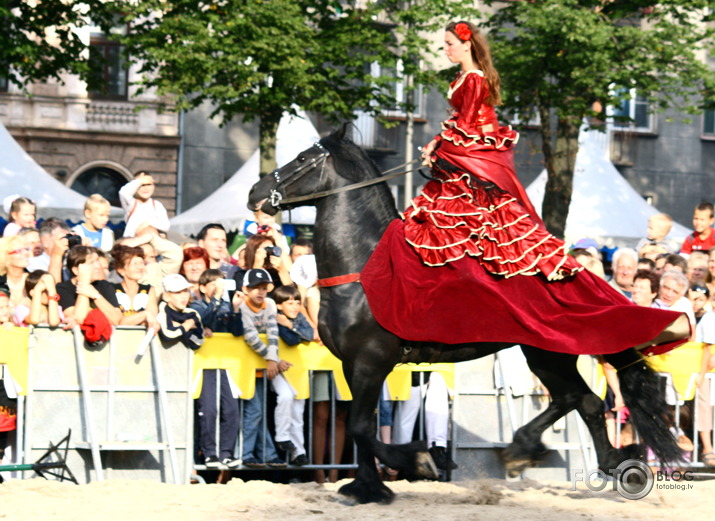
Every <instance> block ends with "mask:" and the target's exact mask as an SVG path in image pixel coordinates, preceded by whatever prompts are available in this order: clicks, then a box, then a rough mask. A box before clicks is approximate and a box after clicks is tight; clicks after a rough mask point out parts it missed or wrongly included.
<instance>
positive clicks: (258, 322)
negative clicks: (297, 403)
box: [241, 269, 294, 467]
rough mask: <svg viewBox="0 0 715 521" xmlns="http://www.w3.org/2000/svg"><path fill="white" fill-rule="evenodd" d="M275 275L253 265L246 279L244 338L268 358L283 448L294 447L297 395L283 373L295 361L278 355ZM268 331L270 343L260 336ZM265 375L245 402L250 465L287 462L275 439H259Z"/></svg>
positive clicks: (245, 461) (247, 461) (246, 456)
mask: <svg viewBox="0 0 715 521" xmlns="http://www.w3.org/2000/svg"><path fill="white" fill-rule="evenodd" d="M272 285H273V284H272V283H271V276H270V274H269V273H268V272H267V271H266V270H263V269H251V270H248V271H247V272H246V275H245V277H244V279H243V293H244V295H245V297H246V300H245V301H244V302H243V304H241V317H242V319H243V333H244V334H243V338H244V340H245V341H246V343H247V344H248V346H249V347H250V348H251V349H253V350H254V351H255V352H256V353H258V355H259V356H261V357H262V358H264V359H265V360H266V371H265V372H266V377H267V378H268V380H269V381H270V382H271V387H272V388H273V390H274V391H275V392H276V394H277V395H278V404H277V406H276V411H275V423H276V445H277V446H278V448H280V449H281V450H285V451H289V450H291V449H292V448H293V447H292V443H291V441H290V418H291V416H290V407H291V404H292V401H293V398H294V394H293V390H292V388H291V386H290V384H289V383H288V382H287V381H286V379H285V378H284V377H283V375H282V374H281V373H283V372H284V371H287V370H288V369H289V368H290V367H291V364H290V363H288V362H286V361H285V360H281V359H280V358H279V357H278V322H277V321H276V311H277V308H276V303H275V302H274V301H273V300H272V299H270V298H268V297H267V295H268V292H269V291H270V290H271V289H272ZM259 334H266V335H267V336H268V343H267V344H264V343H263V341H262V340H261V339H260V337H259V336H258V335H259ZM264 385H265V383H264V379H263V378H261V377H258V378H257V379H256V392H255V395H254V396H253V398H251V399H248V400H245V404H244V406H243V464H244V465H246V466H247V467H262V466H264V465H265V464H268V466H273V467H282V466H285V462H283V461H282V460H281V459H280V458H278V454H277V453H276V451H275V446H274V445H273V440H271V438H270V436H269V435H266V444H265V445H266V446H265V447H263V446H262V445H261V444H259V443H257V441H258V435H259V427H260V424H261V419H262V417H263V407H264V406H265V404H264V403H263V386H264Z"/></svg>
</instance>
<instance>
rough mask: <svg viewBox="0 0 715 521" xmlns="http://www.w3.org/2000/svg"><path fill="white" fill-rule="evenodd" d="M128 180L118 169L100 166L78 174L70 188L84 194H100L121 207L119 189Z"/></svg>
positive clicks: (113, 204)
mask: <svg viewBox="0 0 715 521" xmlns="http://www.w3.org/2000/svg"><path fill="white" fill-rule="evenodd" d="M127 182H128V179H127V178H126V177H124V176H123V175H122V174H120V173H119V172H117V171H116V170H113V169H111V168H109V167H106V166H99V167H95V168H91V169H89V170H87V171H86V172H82V173H81V174H80V175H78V176H77V178H76V179H75V180H74V181H73V182H72V186H71V187H70V188H72V190H75V191H77V192H79V193H81V194H82V195H87V196H89V195H92V194H100V195H101V196H103V197H104V198H105V199H106V200H107V201H109V203H110V204H111V205H112V206H119V207H121V203H120V202H119V189H120V188H121V187H122V186H124V185H125V184H126V183H127Z"/></svg>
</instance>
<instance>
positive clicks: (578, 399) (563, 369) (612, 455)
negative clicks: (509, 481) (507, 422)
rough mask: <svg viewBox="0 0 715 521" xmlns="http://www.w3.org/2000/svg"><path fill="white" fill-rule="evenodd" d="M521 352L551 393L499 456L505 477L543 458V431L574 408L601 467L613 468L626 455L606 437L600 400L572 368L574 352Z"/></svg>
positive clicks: (539, 350) (574, 360)
mask: <svg viewBox="0 0 715 521" xmlns="http://www.w3.org/2000/svg"><path fill="white" fill-rule="evenodd" d="M522 351H523V352H524V356H526V360H527V362H528V364H529V368H530V369H531V371H532V372H533V373H534V374H535V375H536V376H537V377H538V378H539V379H540V380H541V382H542V383H543V384H544V385H545V386H546V388H547V389H548V390H549V393H550V395H551V403H550V404H549V406H548V407H547V409H546V410H545V411H544V412H543V413H541V414H540V415H539V416H537V417H536V418H534V419H533V420H532V421H531V422H529V423H527V424H526V425H525V426H523V427H521V428H520V429H519V430H517V431H516V433H515V434H514V441H513V442H512V443H511V444H510V445H509V446H508V447H507V448H506V449H505V450H504V453H503V454H502V458H503V460H504V464H505V467H506V470H507V473H508V475H509V476H512V477H513V476H517V475H519V474H520V473H521V472H523V471H524V470H525V469H526V468H528V467H530V466H532V465H533V464H534V463H535V462H537V461H539V460H541V459H543V457H544V455H545V453H546V447H545V446H544V444H543V443H542V442H541V436H542V434H543V433H544V431H545V430H546V429H547V428H549V427H550V426H551V425H553V424H554V423H555V422H556V421H557V420H558V419H560V418H561V417H563V416H564V415H566V414H568V413H569V412H571V411H572V410H574V409H576V410H578V412H579V414H580V416H581V418H582V419H583V420H584V422H585V423H586V426H587V427H588V430H589V432H590V434H591V437H592V439H593V443H594V448H595V449H596V454H597V457H598V464H599V467H601V468H606V469H608V468H615V467H616V466H618V464H619V463H620V462H621V461H622V460H623V459H627V458H628V457H629V455H627V454H621V452H622V451H618V450H617V449H615V448H614V447H613V446H612V445H611V443H610V441H609V440H608V433H607V431H606V422H605V418H604V414H603V401H602V400H601V399H600V398H599V397H598V396H596V395H595V394H593V393H592V392H591V389H590V388H589V387H588V385H587V384H586V382H584V380H583V378H582V377H581V375H580V374H579V372H578V369H577V367H576V360H577V358H578V357H577V356H576V355H569V354H564V353H553V352H550V351H544V350H541V349H537V348H535V347H530V346H522Z"/></svg>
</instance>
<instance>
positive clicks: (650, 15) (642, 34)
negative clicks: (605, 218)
mask: <svg viewBox="0 0 715 521" xmlns="http://www.w3.org/2000/svg"><path fill="white" fill-rule="evenodd" d="M708 7H710V8H712V0H662V1H659V2H657V3H656V2H653V1H652V0H615V1H611V0H534V1H530V2H513V3H509V4H508V5H506V6H504V7H502V8H501V9H499V10H498V11H496V12H495V13H494V14H493V15H492V16H491V17H490V18H488V19H487V20H486V22H485V26H486V27H487V28H489V29H490V30H491V34H490V36H491V41H492V52H493V55H494V60H495V63H496V66H497V68H498V70H499V72H500V74H501V77H502V85H503V98H504V107H503V108H504V109H505V110H507V111H510V112H511V113H514V112H517V113H519V114H521V115H522V116H528V115H530V114H532V115H533V114H534V112H535V113H536V114H538V115H539V116H540V119H541V122H542V124H541V127H540V132H541V138H542V150H543V154H544V162H545V167H546V170H547V172H548V181H547V185H546V193H545V195H544V203H543V209H542V214H543V219H544V222H545V223H546V225H547V227H548V228H549V230H550V231H551V232H552V233H553V234H555V235H557V236H561V237H563V234H564V230H565V226H566V218H567V215H568V208H569V204H570V202H571V193H572V188H573V170H574V163H575V160H576V153H577V151H578V133H579V127H580V126H581V123H582V121H583V119H584V118H596V119H598V120H601V121H605V117H606V115H605V112H604V111H605V107H606V106H619V105H620V103H621V102H622V100H623V99H624V95H625V94H626V93H627V92H628V90H629V89H636V91H637V92H638V95H639V96H644V97H646V98H647V99H648V100H649V102H651V106H653V107H655V108H657V109H665V108H667V107H673V108H678V109H682V110H687V111H691V112H692V111H693V110H696V109H697V108H698V105H700V104H702V103H703V102H704V101H707V100H708V97H709V96H710V94H709V93H712V92H713V91H712V87H713V84H714V83H713V76H712V72H711V71H710V70H709V69H708V67H707V65H706V63H705V62H704V61H703V57H704V56H705V54H704V50H705V49H707V47H708V46H710V45H712V30H711V29H709V28H708V25H707V23H706V22H707V21H708V16H712V15H711V14H710V15H709V14H708V13H711V12H712V9H710V10H709V9H708Z"/></svg>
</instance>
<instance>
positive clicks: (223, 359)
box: [0, 327, 715, 483]
mask: <svg viewBox="0 0 715 521" xmlns="http://www.w3.org/2000/svg"><path fill="white" fill-rule="evenodd" d="M145 334H146V333H145V330H144V329H143V328H131V327H119V328H117V329H116V330H115V332H114V334H113V336H112V339H111V340H110V342H109V343H108V344H107V345H106V346H105V347H103V348H102V349H96V350H93V349H89V348H87V346H86V345H84V342H83V339H82V336H81V333H80V332H79V330H77V331H74V332H72V331H63V330H59V329H50V328H47V327H35V328H13V329H9V330H7V329H2V330H0V365H4V366H5V371H4V374H5V378H6V379H10V382H11V383H10V385H9V386H7V387H10V388H11V389H14V390H15V391H16V393H17V398H18V402H17V404H18V414H17V424H18V427H17V430H16V433H15V440H14V441H15V442H14V443H13V444H12V447H11V450H10V451H9V452H8V453H6V457H5V460H4V461H5V463H14V464H26V463H31V462H33V461H34V460H35V459H37V457H39V455H41V454H43V453H44V452H46V451H47V450H48V449H49V448H50V444H51V442H53V441H57V440H60V439H62V438H63V437H64V436H66V434H67V432H68V430H70V429H71V431H72V439H71V440H70V446H69V447H70V452H69V456H68V465H69V466H70V468H72V469H73V470H74V472H75V474H76V475H77V477H78V480H79V481H83V482H88V481H92V480H102V479H105V478H108V477H109V478H128V479H139V478H142V479H161V480H163V481H172V482H175V483H185V482H187V480H188V479H189V476H190V475H191V472H192V469H202V468H204V467H202V466H201V465H195V462H194V454H195V448H194V444H195V440H194V403H193V400H194V398H196V397H197V396H198V395H199V394H200V392H201V385H202V375H203V371H204V370H220V369H225V370H226V371H227V373H228V374H229V375H230V376H231V380H232V382H233V385H234V388H235V390H236V393H237V396H240V398H245V399H248V398H251V397H252V396H253V395H254V393H255V389H256V371H257V370H260V369H262V368H265V361H264V360H263V359H262V358H260V357H259V356H257V355H256V354H255V353H254V352H253V351H252V350H251V349H250V348H249V347H248V346H247V345H246V343H245V342H244V341H243V339H242V338H241V337H234V336H232V335H230V334H224V333H217V334H215V335H214V336H213V337H211V338H208V339H206V341H205V342H204V345H203V346H202V347H201V349H199V350H198V351H196V352H192V351H190V350H188V349H186V348H185V347H184V346H182V345H181V344H178V345H175V346H173V347H165V346H162V345H161V344H160V343H159V342H158V341H156V340H154V341H152V342H151V343H150V344H149V349H148V350H147V351H145V352H143V351H142V349H141V348H140V346H143V345H145V344H144V343H143V341H144V339H145ZM702 347H703V346H702V344H696V343H689V344H686V345H684V346H682V347H680V348H678V349H677V350H674V351H672V352H670V353H666V354H665V355H659V356H655V357H651V358H650V359H649V362H650V364H651V365H652V366H653V367H654V369H655V370H656V371H658V372H660V373H661V374H663V375H664V376H665V377H666V382H665V388H666V396H668V397H669V399H670V403H672V405H673V407H674V409H675V414H676V418H679V416H680V408H681V406H682V405H683V404H684V403H685V402H686V401H689V400H692V399H696V398H697V395H698V389H697V387H696V386H695V378H696V376H697V373H698V371H699V369H700V360H701V353H702ZM280 354H281V358H283V359H285V360H288V361H289V362H291V363H292V364H293V367H292V368H291V369H290V370H289V371H287V372H286V373H285V376H286V379H287V380H288V382H289V383H290V384H291V386H292V387H293V389H294V390H295V392H296V398H298V399H307V400H309V402H308V403H309V404H310V403H312V402H311V401H310V400H312V392H311V381H312V375H313V373H314V372H316V371H327V372H329V373H330V374H331V375H332V378H331V380H332V382H333V386H334V387H333V388H334V393H333V394H332V398H331V402H330V408H331V411H332V413H333V414H332V418H333V423H332V424H331V426H330V431H331V435H332V438H333V439H334V435H335V424H334V419H335V409H336V400H350V399H351V395H350V389H349V387H348V386H347V382H346V381H345V378H344V376H343V373H342V365H341V362H340V361H339V360H338V359H337V358H335V357H334V356H333V355H332V354H330V352H329V351H328V350H327V349H326V348H325V347H324V346H321V345H318V344H315V343H310V344H302V345H299V346H297V347H289V346H287V345H285V344H283V343H282V342H281V344H280ZM509 369H510V368H509V367H503V368H502V372H503V373H508V371H509ZM413 371H425V372H427V371H429V372H431V371H436V372H439V373H440V374H441V375H442V376H443V377H444V379H445V381H446V383H447V385H448V387H449V388H450V389H453V390H454V388H455V384H454V381H455V374H454V366H453V365H452V364H431V365H429V364H425V365H419V366H414V365H402V366H398V367H396V368H395V370H394V371H393V372H392V373H391V374H390V375H389V376H388V378H387V381H386V384H387V389H388V394H389V397H390V399H391V400H394V401H403V400H408V399H409V397H410V393H411V392H412V385H411V384H412V372H413ZM581 371H582V374H584V376H585V378H586V380H587V381H589V382H591V385H592V388H593V389H594V391H595V392H596V393H597V394H599V395H600V396H601V397H603V396H604V395H605V377H604V376H603V373H602V371H600V369H599V366H598V364H595V363H594V362H593V359H592V358H591V357H582V360H581ZM708 377H709V378H710V379H711V380H712V379H715V374H713V373H712V372H711V373H710V374H709V375H708ZM712 387H713V388H715V385H713V386H712ZM264 389H265V387H264ZM505 396H506V398H507V404H508V405H509V398H510V397H511V391H509V392H506V393H505ZM711 403H712V402H711ZM455 406H456V407H457V406H458V403H457V404H455ZM510 408H512V409H513V405H511V406H510ZM308 410H309V412H308V414H307V416H308V421H307V422H306V424H307V431H308V440H307V443H306V448H308V450H309V455H311V454H310V450H311V449H310V447H311V446H312V443H311V442H310V440H311V438H312V434H313V433H312V419H313V418H312V407H309V408H308ZM265 411H266V408H265V407H264V418H263V420H264V424H263V425H264V432H265V430H266V426H267V424H268V421H267V417H266V412H265ZM423 414H424V411H421V414H420V416H421V417H422V415H423ZM480 414H483V411H482V412H481V413H480ZM698 414H699V412H698V411H697V410H696V411H695V415H696V418H695V420H696V419H697V415H698ZM512 417H514V418H515V417H516V415H515V414H514V412H513V411H509V418H510V421H511V423H512V424H513V425H512V427H513V429H515V428H516V427H518V425H517V422H516V421H513V419H512ZM524 421H526V418H525V419H524ZM519 423H523V422H519ZM420 425H421V424H420ZM513 429H512V430H513ZM217 432H219V429H217ZM421 432H422V428H421V427H420V433H421ZM490 438H491V437H490ZM580 438H581V435H579V439H580ZM488 440H489V438H487V441H485V442H480V443H478V444H477V445H479V446H476V445H475V446H474V447H469V446H468V444H462V446H461V448H462V449H469V448H472V449H484V448H491V447H495V448H499V447H502V446H504V445H505V444H506V443H508V442H509V441H510V440H509V439H508V437H506V438H505V439H503V440H501V439H500V440H498V441H494V440H493V438H492V441H488ZM692 441H693V443H694V445H695V449H694V451H693V454H694V457H693V462H692V463H691V465H692V466H694V467H698V466H700V467H702V466H704V465H703V463H702V462H700V461H698V459H697V454H698V446H699V444H700V440H699V439H698V436H697V435H696V436H695V437H694V439H693V440H692ZM241 443H242V438H241V437H239V441H238V446H237V449H238V450H237V454H239V455H240V454H241V451H242V448H241ZM579 445H580V447H581V451H582V452H584V459H586V457H587V456H586V452H587V451H588V450H589V449H588V447H587V442H586V441H584V440H583V439H580V441H579ZM353 450H354V449H353ZM329 452H330V457H329V461H328V462H327V463H325V464H324V465H307V466H306V467H302V468H307V469H317V468H323V469H331V468H336V469H345V468H355V467H356V465H355V464H354V463H347V464H342V463H341V462H339V461H336V458H335V446H334V443H333V444H332V445H331V450H330V451H329ZM311 459H312V458H311ZM353 461H354V459H353ZM240 469H241V468H239V470H240ZM15 475H19V476H21V475H22V473H16V474H15Z"/></svg>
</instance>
